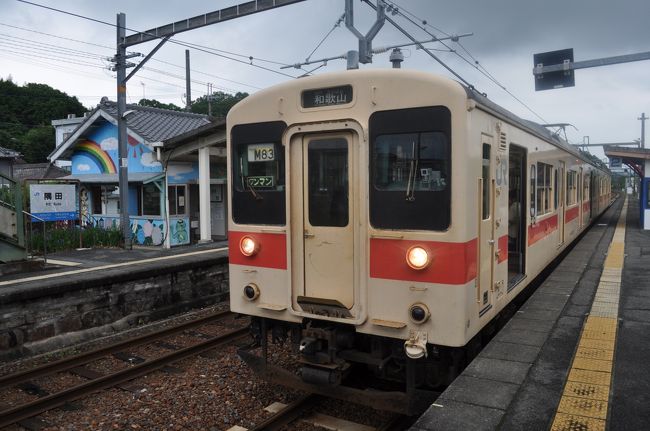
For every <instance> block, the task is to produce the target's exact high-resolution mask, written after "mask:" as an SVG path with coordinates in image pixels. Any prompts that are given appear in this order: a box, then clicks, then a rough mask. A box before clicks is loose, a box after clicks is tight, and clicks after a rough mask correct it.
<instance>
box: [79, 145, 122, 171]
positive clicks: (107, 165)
mask: <svg viewBox="0 0 650 431" xmlns="http://www.w3.org/2000/svg"><path fill="white" fill-rule="evenodd" d="M74 151H75V153H79V154H80V155H84V156H86V157H87V158H88V159H90V160H92V161H93V162H95V164H96V165H97V168H98V169H99V171H100V172H101V173H102V174H116V173H117V168H116V167H115V163H114V162H113V159H111V156H110V155H109V154H108V153H107V152H106V151H104V150H102V148H101V147H100V146H99V144H97V143H96V142H94V141H90V140H87V141H84V142H82V143H80V144H77V145H76V146H75V147H74Z"/></svg>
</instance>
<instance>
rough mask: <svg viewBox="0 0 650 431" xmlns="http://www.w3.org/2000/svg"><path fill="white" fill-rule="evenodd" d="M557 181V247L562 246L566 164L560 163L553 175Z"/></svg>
mask: <svg viewBox="0 0 650 431" xmlns="http://www.w3.org/2000/svg"><path fill="white" fill-rule="evenodd" d="M555 175H556V178H557V181H556V182H555V195H556V196H558V199H557V201H556V208H557V223H558V227H559V232H560V237H559V239H558V244H557V245H558V247H559V246H561V245H562V244H564V202H565V199H566V198H565V197H564V193H565V190H566V189H565V186H564V184H565V183H566V177H565V176H566V163H565V162H562V161H561V162H560V168H559V169H558V170H557V172H556V173H555Z"/></svg>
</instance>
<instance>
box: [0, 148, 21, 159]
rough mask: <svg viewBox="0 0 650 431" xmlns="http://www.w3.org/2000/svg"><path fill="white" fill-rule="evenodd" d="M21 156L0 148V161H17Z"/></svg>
mask: <svg viewBox="0 0 650 431" xmlns="http://www.w3.org/2000/svg"><path fill="white" fill-rule="evenodd" d="M20 156H21V154H20V153H19V152H18V151H14V150H11V149H9V148H4V147H0V159H17V158H19V157H20Z"/></svg>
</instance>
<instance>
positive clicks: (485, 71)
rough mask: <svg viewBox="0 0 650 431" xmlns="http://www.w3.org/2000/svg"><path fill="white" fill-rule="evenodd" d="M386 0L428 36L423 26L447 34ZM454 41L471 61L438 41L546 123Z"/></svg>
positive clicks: (458, 42) (390, 0) (462, 46)
mask: <svg viewBox="0 0 650 431" xmlns="http://www.w3.org/2000/svg"><path fill="white" fill-rule="evenodd" d="M363 1H365V2H366V3H368V0H363ZM386 2H387V3H389V4H392V5H393V6H394V10H395V11H396V13H397V14H399V15H400V16H402V17H403V18H405V19H406V20H408V21H409V22H410V23H412V24H413V25H415V26H416V27H418V28H420V29H421V30H422V31H424V32H425V33H427V34H429V35H430V36H432V37H436V36H435V35H433V34H432V33H430V32H429V31H428V30H427V29H426V28H424V26H429V27H431V28H433V29H435V30H436V31H439V32H440V33H442V34H444V35H447V36H449V34H448V33H446V32H444V31H442V30H440V29H439V28H437V27H434V26H432V25H431V24H429V23H428V22H427V21H426V20H423V19H421V18H419V17H418V16H416V15H415V14H413V13H411V12H409V11H408V10H406V9H404V8H403V7H402V6H400V5H399V4H397V3H396V2H395V1H393V0H386ZM402 11H403V12H402ZM405 14H408V15H410V16H412V17H413V18H414V19H416V20H419V21H421V22H422V25H420V24H418V23H416V22H415V21H414V20H413V19H411V18H409V17H407V16H406V15H405ZM454 42H455V43H457V44H458V45H459V46H460V47H461V48H462V49H463V51H465V52H466V53H467V54H468V55H469V57H470V58H471V59H472V60H473V63H472V61H469V60H468V59H467V58H465V57H464V56H462V55H461V54H460V53H459V52H458V51H457V50H455V49H451V47H449V46H448V45H447V44H445V43H444V42H442V41H440V43H442V44H443V45H444V46H446V47H447V48H449V50H450V52H452V53H454V54H456V55H457V56H458V57H459V58H460V59H462V60H463V61H465V62H466V63H468V64H469V65H470V66H472V67H474V68H475V69H476V70H478V71H479V73H481V74H482V75H483V76H485V77H486V78H488V80H490V81H491V82H492V83H494V84H495V85H496V86H497V87H499V88H500V89H502V90H503V91H505V92H506V93H507V94H508V95H510V96H511V97H512V98H513V99H514V100H516V101H517V102H518V103H519V104H520V105H522V106H523V107H524V108H525V109H526V110H528V111H529V112H530V113H531V114H533V115H534V116H536V117H537V118H539V119H540V120H541V121H542V122H544V123H547V122H548V121H546V119H544V117H542V116H541V115H540V114H538V113H537V112H536V111H535V110H534V109H532V108H531V107H530V106H528V105H527V104H526V103H525V102H524V101H523V100H521V99H520V98H519V97H517V96H516V95H515V94H514V93H512V92H511V91H510V90H508V88H507V87H506V86H505V85H503V84H501V82H499V81H498V80H497V79H496V78H495V77H494V76H493V75H492V74H491V73H490V72H489V71H488V70H487V69H486V68H485V67H484V66H483V65H481V63H480V62H479V61H478V60H477V59H476V58H475V57H474V56H473V55H472V54H471V53H470V52H469V50H467V48H465V46H464V45H462V44H461V43H460V41H454Z"/></svg>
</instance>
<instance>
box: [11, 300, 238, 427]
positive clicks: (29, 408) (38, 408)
mask: <svg viewBox="0 0 650 431" xmlns="http://www.w3.org/2000/svg"><path fill="white" fill-rule="evenodd" d="M232 315H233V314H232V313H230V312H221V313H216V314H213V315H209V316H206V317H204V318H200V319H196V320H193V321H190V322H186V323H183V324H180V325H177V326H174V327H171V328H165V329H162V330H159V331H156V332H153V333H151V334H146V335H142V336H139V337H136V338H133V339H130V340H126V341H123V342H119V343H114V344H111V345H109V346H106V347H102V348H99V349H96V350H93V351H90V352H87V353H83V354H80V355H77V356H74V357H70V358H64V359H62V360H59V361H56V362H53V363H50V364H45V365H42V366H39V367H36V368H34V369H30V370H26V371H23V372H19V373H15V374H11V375H7V376H3V377H1V378H0V391H2V390H4V389H6V388H9V387H12V386H15V385H17V384H20V383H24V382H28V381H30V380H33V379H36V378H40V377H44V376H47V375H52V374H55V373H59V372H65V371H73V370H75V369H78V368H79V367H81V366H83V365H85V364H88V363H90V362H92V361H94V360H97V359H100V358H103V357H106V356H108V355H110V354H114V353H117V352H121V351H124V350H125V349H128V348H133V347H135V346H143V345H147V344H150V343H152V342H154V341H157V340H159V339H162V338H165V337H168V336H170V335H174V334H177V333H180V332H184V331H189V330H191V329H193V328H196V327H199V326H201V325H206V324H208V323H213V322H216V321H220V320H223V319H225V318H227V317H231V316H232ZM247 335H248V329H247V328H246V327H244V328H238V329H234V330H230V331H228V332H226V333H224V334H221V335H219V336H215V337H210V338H209V339H207V340H205V341H202V342H199V343H196V344H194V345H192V346H189V347H185V348H181V349H179V350H176V351H173V352H170V353H167V354H164V355H161V356H159V357H157V358H153V359H149V360H145V361H144V362H142V363H139V364H137V365H133V366H131V367H129V368H126V369H123V370H120V371H117V372H114V373H110V374H105V375H99V376H97V377H95V378H92V379H91V380H89V381H87V382H85V383H82V384H80V385H77V386H73V387H70V388H67V389H64V390H62V391H60V392H56V393H53V394H49V395H46V396H43V397H41V398H38V399H36V400H34V401H31V402H28V403H25V404H22V405H18V406H15V407H11V408H9V409H6V410H4V411H0V428H2V427H5V426H8V425H11V424H14V423H16V422H19V421H21V420H24V419H27V418H30V417H33V416H35V415H38V414H40V413H43V412H46V411H48V410H51V409H54V408H56V407H60V406H63V405H64V404H66V403H68V402H70V401H73V400H76V399H79V398H82V397H84V396H87V395H89V394H92V393H94V392H98V391H101V390H104V389H108V388H111V387H115V386H118V385H120V384H121V383H124V382H127V381H130V380H133V379H135V378H138V377H141V376H144V375H146V374H149V373H151V372H153V371H156V370H159V369H161V368H163V367H165V366H168V365H169V364H172V363H174V362H178V361H180V360H182V359H186V358H189V357H192V356H196V355H199V354H201V353H204V352H206V351H208V350H211V349H214V348H216V347H219V346H222V345H225V344H228V343H231V342H234V341H236V340H239V339H242V338H244V337H245V336H247Z"/></svg>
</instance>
